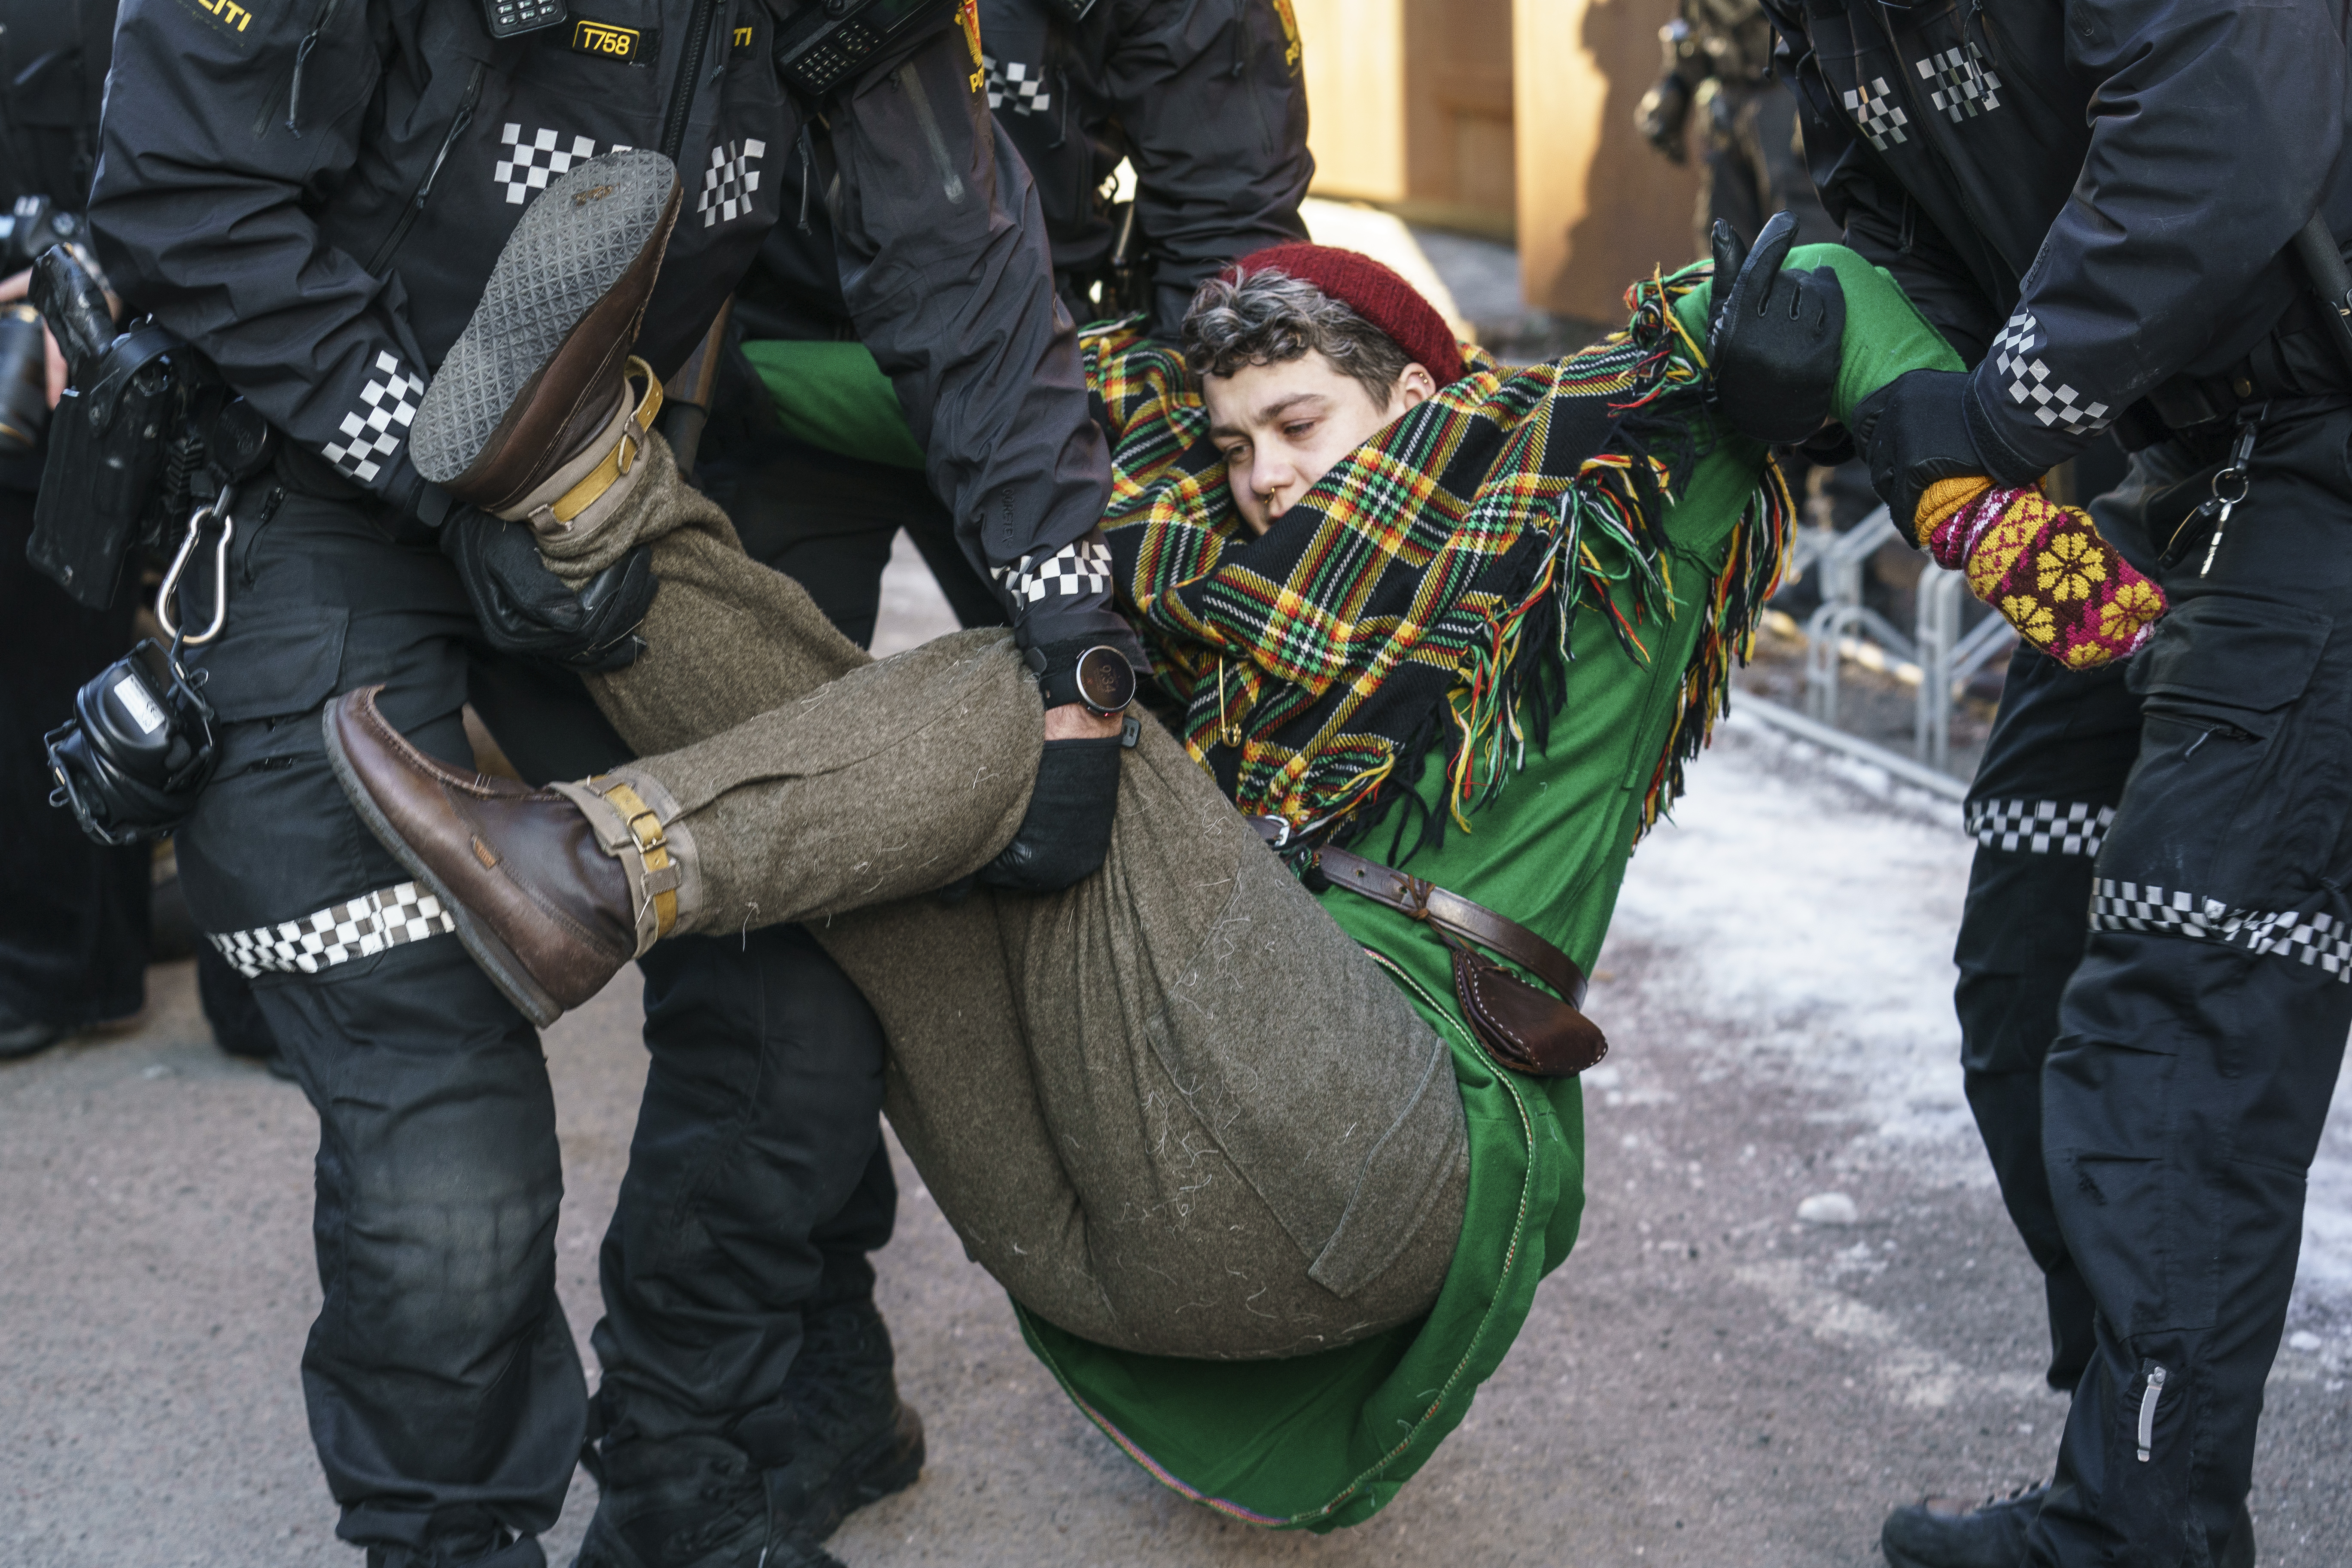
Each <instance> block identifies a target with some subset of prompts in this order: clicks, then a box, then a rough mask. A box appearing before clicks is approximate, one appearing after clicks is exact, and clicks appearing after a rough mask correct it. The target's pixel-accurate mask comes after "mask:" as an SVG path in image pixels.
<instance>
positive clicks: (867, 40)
mask: <svg viewBox="0 0 2352 1568" xmlns="http://www.w3.org/2000/svg"><path fill="white" fill-rule="evenodd" d="M487 3H488V0H485V4H487ZM957 9H958V3H957V0H806V3H805V4H803V5H802V6H801V7H800V9H799V10H797V11H795V12H793V14H792V15H791V16H787V17H786V18H784V20H783V21H782V23H780V24H778V26H777V27H776V69H777V70H778V71H779V72H780V73H781V74H782V77H783V79H784V80H785V81H786V82H787V83H789V84H790V85H791V86H793V87H794V88H796V89H799V90H800V91H802V92H804V93H806V94H808V95H809V96H810V97H811V98H822V97H824V95H825V94H826V93H828V92H831V91H832V90H833V89H835V88H836V87H839V86H840V85H842V83H843V82H845V81H846V80H847V79H849V78H850V77H851V76H852V75H854V74H855V73H856V70H857V69H858V68H859V67H861V66H863V65H864V64H865V63H866V61H867V60H870V59H872V58H874V57H875V56H877V55H878V54H881V53H882V52H883V51H885V50H887V49H888V48H889V47H891V46H893V45H895V44H898V43H902V42H904V41H905V40H906V39H907V38H908V37H912V36H914V35H915V34H916V33H917V32H919V31H920V30H921V29H923V28H925V27H929V26H935V25H937V24H938V23H940V22H941V21H944V20H945V19H947V18H948V17H950V16H954V15H955V13H956V11H957Z"/></svg>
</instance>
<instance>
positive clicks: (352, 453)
mask: <svg viewBox="0 0 2352 1568" xmlns="http://www.w3.org/2000/svg"><path fill="white" fill-rule="evenodd" d="M360 401H362V403H364V404H366V405H367V406H366V407H365V408H357V409H353V410H352V412H351V413H349V414H346V415H344V416H343V423H342V426H341V429H342V432H343V438H342V439H341V440H340V441H330V442H328V443H327V444H326V445H325V446H324V447H320V451H323V452H324V453H326V454H327V460H328V461H329V462H331V463H332V464H334V465H335V467H337V468H341V469H342V470H343V472H345V473H347V474H349V475H351V477H352V478H353V479H357V480H359V482H360V483H362V484H363V485H364V484H373V482H374V480H375V477H376V476H377V475H378V474H380V473H382V472H383V466H384V464H385V463H387V462H389V461H390V460H391V459H392V456H393V454H394V453H395V452H397V451H399V450H400V444H401V442H403V441H404V440H406V439H407V431H408V427H409V426H411V425H413V424H415V422H416V411H417V409H418V408H419V407H421V406H423V405H424V401H425V378H424V377H423V376H421V375H415V374H411V373H410V372H408V371H404V370H403V369H401V368H400V361H399V359H398V358H397V357H396V356H394V354H393V353H392V352H391V351H390V350H388V349H379V350H377V351H376V356H375V372H374V374H373V375H371V376H370V377H369V378H368V384H367V385H366V386H364V387H362V389H361V390H360Z"/></svg>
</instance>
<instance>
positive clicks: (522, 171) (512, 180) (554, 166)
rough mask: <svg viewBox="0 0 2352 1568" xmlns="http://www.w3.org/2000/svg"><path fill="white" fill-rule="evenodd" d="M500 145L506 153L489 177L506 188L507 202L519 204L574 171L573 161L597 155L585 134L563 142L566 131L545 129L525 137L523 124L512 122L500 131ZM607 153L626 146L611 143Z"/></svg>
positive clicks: (622, 150)
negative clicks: (556, 179)
mask: <svg viewBox="0 0 2352 1568" xmlns="http://www.w3.org/2000/svg"><path fill="white" fill-rule="evenodd" d="M499 145H500V146H502V147H504V148H505V149H506V155H505V156H504V157H502V158H500V159H499V161H498V163H497V165H496V166H495V167H494V168H492V169H491V171H490V178H492V179H494V180H496V181H497V182H498V183H499V184H502V185H504V186H505V187H506V188H507V202H508V204H509V205H512V206H520V205H523V203H525V202H527V201H529V200H530V196H531V193H532V192H533V191H543V190H545V189H547V184H548V182H549V181H550V180H552V179H555V178H557V177H559V176H561V175H563V174H570V173H571V172H572V164H574V163H586V162H587V161H588V160H589V159H591V158H593V157H594V156H595V155H596V143H595V142H593V141H591V140H590V139H589V138H587V137H585V136H574V137H572V140H571V144H570V145H569V146H566V145H564V139H563V133H562V132H559V131H549V130H546V129H544V128H542V129H541V130H538V131H534V132H531V133H530V139H529V140H525V139H524V137H523V133H522V127H521V126H520V125H516V124H513V123H509V124H508V126H507V128H506V129H505V130H503V131H501V132H499ZM604 151H605V152H607V153H625V152H627V151H628V149H627V148H626V147H622V146H612V147H607V148H605V149H604Z"/></svg>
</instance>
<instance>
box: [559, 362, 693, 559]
mask: <svg viewBox="0 0 2352 1568" xmlns="http://www.w3.org/2000/svg"><path fill="white" fill-rule="evenodd" d="M640 376H642V377H644V378H645V383H646V395H644V396H643V397H641V398H639V399H638V400H637V405H636V407H635V409H634V410H632V411H631V413H630V415H629V422H628V424H627V425H626V426H624V427H623V428H622V431H621V438H620V439H619V440H618V441H616V442H614V444H613V449H612V450H611V451H609V452H607V453H605V454H604V461H603V462H601V463H598V464H597V465H596V466H595V467H594V468H591V469H589V470H588V473H587V475H586V476H585V477H584V478H583V479H581V481H580V482H579V483H578V484H576V485H573V486H572V488H571V489H568V490H566V491H564V492H563V493H562V495H560V496H558V497H556V498H555V500H552V501H551V502H550V503H549V504H548V505H547V507H546V508H545V510H546V512H547V514H548V516H549V518H551V520H552V521H554V523H555V524H556V525H557V527H556V529H555V531H558V532H560V531H562V530H563V529H565V528H569V527H570V526H571V525H572V519H574V518H576V517H578V516H579V515H580V514H581V513H582V512H583V511H586V510H588V509H589V508H590V507H592V506H593V505H595V504H596V500H597V498H598V497H600V496H602V495H603V494H604V492H605V491H606V490H609V489H612V488H613V487H614V485H616V484H618V483H620V482H621V480H622V479H625V478H626V477H628V475H629V474H630V473H631V472H632V471H633V470H634V469H635V468H636V466H637V460H638V459H639V458H642V457H644V456H645V447H646V437H647V436H648V435H650V434H651V433H652V430H653V425H654V421H655V420H656V418H658V417H659V416H660V415H661V407H662V384H661V378H660V377H659V376H657V375H656V374H654V367H653V366H651V365H649V364H647V363H646V362H645V361H644V360H641V359H639V358H638V357H637V356H636V355H635V354H631V355H630V356H629V366H628V371H627V373H626V374H625V376H624V377H623V380H622V384H623V385H624V386H626V385H627V384H628V383H629V382H632V381H635V380H636V379H637V378H638V377H640ZM531 521H532V522H533V523H534V524H536V523H538V522H539V521H540V519H539V518H538V517H537V516H536V515H534V516H533V517H532V519H531Z"/></svg>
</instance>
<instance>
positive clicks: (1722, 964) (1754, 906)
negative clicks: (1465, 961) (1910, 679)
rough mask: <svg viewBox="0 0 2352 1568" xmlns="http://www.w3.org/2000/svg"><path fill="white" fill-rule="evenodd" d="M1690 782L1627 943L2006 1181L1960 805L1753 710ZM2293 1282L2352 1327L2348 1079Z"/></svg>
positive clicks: (1862, 1107) (2328, 1323)
mask: <svg viewBox="0 0 2352 1568" xmlns="http://www.w3.org/2000/svg"><path fill="white" fill-rule="evenodd" d="M1735 717H1736V715H1735ZM1690 785H1691V787H1690V791H1689V793H1688V794H1687V795H1685V796H1684V798H1683V800H1682V801H1681V803H1680V804H1679V805H1677V806H1676V807H1675V816H1674V818H1673V820H1672V821H1670V822H1665V823H1661V824H1660V825H1659V826H1658V828H1657V829H1656V831H1655V832H1654V833H1653V834H1651V836H1650V837H1649V838H1648V839H1646V840H1645V841H1644V842H1643V845H1642V847H1641V848H1640V850H1639V851H1638V852H1637V853H1636V854H1635V855H1634V857H1633V865H1632V867H1631V868H1629V869H1628V871H1627V873H1626V878H1625V886H1624V891H1623V893H1622V896H1621V897H1620V899H1619V901H1618V907H1617V915H1616V920H1615V922H1614V928H1613V931H1612V939H1611V940H1612V942H1633V943H1638V944H1640V945H1641V946H1643V947H1644V948H1648V949H1652V950H1654V951H1655V952H1659V953H1662V954H1664V955H1667V957H1668V962H1667V963H1664V964H1663V965H1656V964H1654V965H1653V966H1652V969H1651V973H1650V974H1649V976H1648V977H1647V980H1646V984H1648V985H1649V986H1651V987H1653V988H1658V989H1663V988H1664V987H1665V986H1671V987H1672V991H1671V995H1670V998H1669V999H1670V1000H1671V1001H1672V1003H1673V1004H1674V1005H1675V1007H1676V1008H1677V1009H1679V1010H1681V1011H1683V1012H1685V1013H1693V1014H1697V1015H1700V1016H1703V1017H1705V1018H1708V1019H1715V1020H1720V1021H1721V1024H1722V1026H1721V1027H1720V1028H1719V1029H1713V1030H1709V1031H1706V1036H1707V1042H1709V1043H1712V1045H1713V1047H1714V1048H1716V1049H1717V1050H1718V1051H1720V1052H1721V1053H1723V1054H1724V1055H1725V1056H1726V1057H1727V1058H1729V1060H1728V1061H1727V1066H1730V1067H1732V1068H1736V1069H1737V1070H1739V1071H1742V1072H1749V1073H1763V1074H1769V1075H1774V1076H1780V1075H1785V1076H1787V1077H1788V1078H1790V1079H1793V1080H1794V1081H1795V1082H1796V1083H1797V1084H1798V1085H1800V1086H1801V1087H1802V1088H1804V1089H1807V1090H1809V1091H1811V1092H1813V1093H1815V1094H1818V1095H1820V1096H1821V1097H1822V1098H1823V1099H1825V1100H1828V1101H1829V1102H1830V1103H1831V1104H1832V1105H1833V1106H1835V1107H1837V1108H1838V1109H1839V1110H1842V1111H1843V1112H1844V1113H1846V1114H1849V1115H1851V1116H1853V1117H1854V1118H1857V1119H1859V1120H1861V1121H1864V1123H1865V1124H1866V1125H1867V1127H1868V1128H1869V1130H1870V1131H1868V1132H1867V1133H1866V1134H1865V1136H1866V1137H1868V1138H1871V1139H1873V1140H1875V1141H1878V1142H1883V1143H1886V1144H1890V1145H1895V1146H1899V1147H1900V1148H1901V1149H1902V1150H1903V1152H1904V1153H1905V1154H1906V1157H1909V1158H1913V1159H1916V1160H1932V1161H1934V1162H1935V1163H1937V1164H1939V1165H1945V1164H1948V1166H1949V1167H1950V1169H1951V1171H1952V1173H1953V1174H1954V1175H1956V1176H1957V1177H1958V1178H1960V1179H1965V1180H1970V1181H1974V1182H1979V1183H1982V1184H1985V1185H1987V1186H1990V1184H1991V1182H1992V1174H1991V1171H1990V1168H1989V1167H1988V1165H1987V1164H1986V1162H1985V1157H1984V1150H1983V1146H1982V1144H1981V1143H1979V1141H1978V1139H1977V1135H1976V1128H1975V1123H1974V1121H1972V1120H1971V1118H1970V1116H1969V1110H1968V1103H1967V1100H1966V1099H1965V1098H1964V1096H1963V1094H1962V1091H1961V1078H1960V1067H1959V1044H1960V1032H1959V1025H1958V1020H1957V1019H1956V1018H1955V1017H1954V1016H1953V1013H1952V981H1953V974H1954V971H1953V966H1952V942H1953V938H1954V937H1955V936H1956V935H1957V933H1958V930H1959V922H1960V909H1961V903H1962V900H1963V899H1964V898H1965V896H1966V893H1967V889H1968V874H1969V859H1970V857H1971V856H1972V854H1973V852H1974V849H1975V845H1974V843H1973V842H1972V841H1971V840H1970V839H1969V838H1968V837H1966V836H1965V835H1963V834H1962V833H1961V831H1960V829H1959V813H1958V809H1957V808H1955V807H1953V806H1952V805H1950V804H1949V803H1948V802H1944V801H1938V800H1935V799H1933V798H1932V797H1930V796H1928V795H1925V794H1924V793H1922V792H1920V791H1916V790H1912V789H1908V788H1906V787H1904V786H1903V785H1901V784H1898V783H1895V781H1891V780H1889V779H1888V778H1887V777H1886V775H1885V773H1884V771H1883V770H1879V769H1874V768H1869V767H1867V766H1864V765H1861V764H1848V763H1845V762H1844V761H1843V759H1838V758H1835V757H1832V755H1831V754H1830V753H1828V752H1823V751H1822V749H1821V748H1819V747H1816V746H1812V745H1809V744H1806V743H1805V742H1796V741H1790V740H1786V739H1783V738H1781V737H1780V736H1779V735H1778V734H1776V733H1774V732H1771V731H1767V730H1766V729H1765V728H1764V727H1763V726H1762V725H1761V724H1757V723H1749V724H1738V723H1736V722H1735V723H1732V724H1729V725H1727V726H1726V727H1725V728H1724V729H1723V730H1722V731H1718V733H1717V744H1716V746H1715V748H1714V749H1713V751H1711V752H1709V753H1708V754H1707V755H1706V757H1704V758H1703V759H1702V760H1701V761H1700V762H1699V763H1697V764H1696V765H1695V766H1694V767H1693V768H1692V770H1691V774H1690ZM1608 962H1609V960H1608V956H1607V954H1606V953H1605V952H1604V954H1603V956H1602V958H1601V963H1608ZM1621 967H1622V966H1621ZM1809 1201H1811V1200H1809ZM2296 1297H2297V1302H2296V1315H2297V1318H2298V1320H2299V1321H2301V1320H2306V1319H2310V1320H2314V1321H2318V1322H2319V1323H2320V1324H2321V1326H2325V1327H2328V1328H2329V1329H2330V1331H2338V1330H2337V1328H2336V1326H2337V1325H2343V1326H2345V1327H2347V1328H2352V1094H2347V1089H2346V1087H2345V1083H2344V1082H2343V1081H2342V1080H2339V1082H2338V1084H2337V1087H2336V1098H2335V1102H2334V1104H2333V1106H2332V1107H2331V1109H2330V1110H2329V1113H2328V1125H2327V1131H2326V1136H2325V1137H2324V1138H2323V1140H2322V1142H2321V1144H2320V1149H2319V1154H2318V1157H2317V1159H2316V1160H2315V1162H2314V1163H2313V1165H2312V1169H2311V1180H2310V1186H2309V1191H2308V1196H2307V1199H2306V1205H2305V1216H2304V1246H2303V1257H2302V1262H2301V1267H2300V1269H2299V1272H2298V1276H2297V1279H2296Z"/></svg>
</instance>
